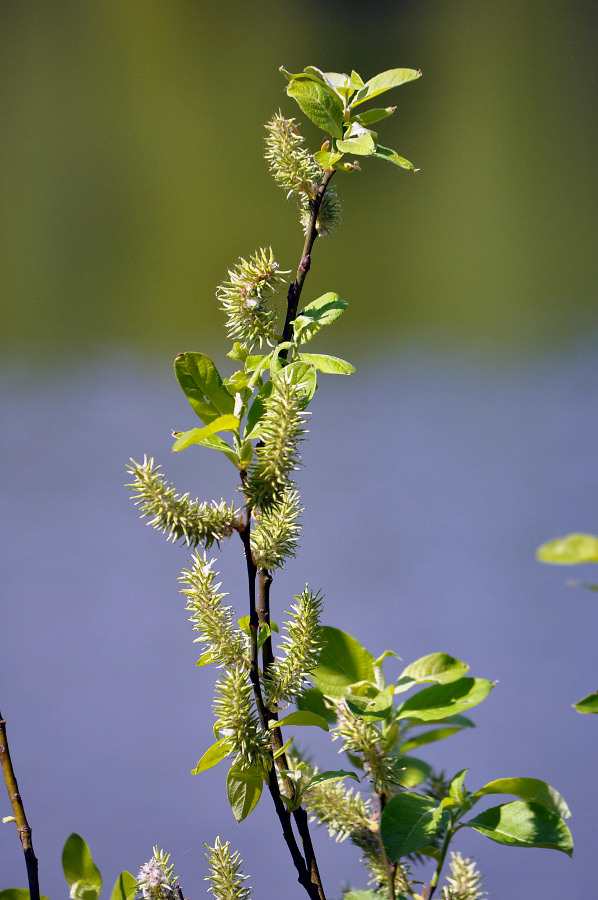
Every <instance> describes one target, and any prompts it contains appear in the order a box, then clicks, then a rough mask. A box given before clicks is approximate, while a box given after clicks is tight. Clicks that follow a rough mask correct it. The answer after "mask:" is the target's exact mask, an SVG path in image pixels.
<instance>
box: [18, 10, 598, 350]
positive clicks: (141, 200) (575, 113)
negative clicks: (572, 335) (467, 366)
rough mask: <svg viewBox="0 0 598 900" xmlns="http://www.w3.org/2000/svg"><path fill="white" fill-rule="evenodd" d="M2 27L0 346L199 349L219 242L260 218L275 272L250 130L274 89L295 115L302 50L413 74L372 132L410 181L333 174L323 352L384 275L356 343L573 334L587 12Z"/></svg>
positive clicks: (255, 16) (211, 328)
mask: <svg viewBox="0 0 598 900" xmlns="http://www.w3.org/2000/svg"><path fill="white" fill-rule="evenodd" d="M340 11H342V23H343V26H342V28H338V27H337V24H338V16H339V14H340ZM0 27H1V28H2V61H1V63H0V66H1V68H0V90H1V91H2V108H3V141H2V145H1V146H0V166H1V167H2V171H3V183H4V190H3V193H2V199H1V200H0V204H1V216H0V219H1V221H2V226H1V227H2V231H1V235H0V238H1V239H0V246H1V248H2V251H1V252H2V257H3V262H2V268H3V291H2V301H1V303H2V307H3V308H2V310H1V321H2V329H1V340H2V350H3V353H4V356H5V357H6V355H7V354H8V353H10V352H12V353H19V352H20V353H22V352H24V351H25V350H26V351H27V353H29V354H31V353H33V354H35V355H36V356H39V355H41V354H47V353H50V354H56V353H66V352H68V353H69V354H70V355H72V354H77V353H80V352H83V351H84V350H86V349H87V348H89V347H90V346H91V347H93V346H100V347H101V346H103V345H106V344H111V345H115V344H116V345H126V346H133V347H135V346H138V347H142V346H147V345H150V346H152V345H153V346H154V347H160V348H161V352H162V351H164V352H166V351H167V352H173V351H174V352H176V351H178V350H180V349H184V348H182V347H181V340H182V336H183V335H184V336H185V339H186V342H187V343H188V342H189V335H190V334H193V333H196V334H197V336H198V337H199V336H201V338H202V344H203V345H204V346H205V342H206V335H208V336H211V335H212V334H213V333H214V332H215V330H216V328H217V327H218V324H219V322H220V314H219V311H218V304H217V302H216V301H215V300H214V296H213V294H214V287H213V286H214V285H215V284H217V283H219V282H221V281H222V279H223V278H224V277H226V271H227V269H228V268H229V266H230V260H231V258H232V257H231V253H232V254H233V255H234V254H238V253H240V254H241V255H243V254H244V255H245V256H247V255H249V254H251V253H252V252H253V251H254V249H255V241H256V238H257V240H258V241H259V235H260V233H262V234H263V239H264V240H266V239H267V238H268V236H271V234H272V231H273V225H274V232H275V233H276V235H277V245H276V246H275V247H274V248H273V249H274V251H275V253H276V255H277V258H278V259H279V261H280V264H281V266H282V267H283V268H288V266H289V265H292V264H294V253H295V250H294V244H293V243H292V239H293V238H292V235H293V230H292V223H290V221H289V217H288V216H287V215H286V210H285V209H284V201H283V200H282V198H281V197H280V194H279V192H278V191H277V190H276V189H275V187H274V186H273V185H272V183H271V179H270V178H269V175H268V172H267V168H266V165H265V163H264V161H263V159H262V158H261V153H260V149H261V144H262V141H263V131H262V123H264V122H265V121H266V120H267V119H268V118H269V116H270V115H271V113H272V97H275V96H276V94H277V92H279V97H280V99H279V105H280V108H281V109H282V111H283V114H287V115H288V114H290V115H295V114H296V107H295V104H294V103H293V101H292V100H291V99H290V98H288V97H287V96H286V95H285V93H284V88H285V82H284V79H283V78H282V77H281V76H280V74H279V73H278V71H277V69H278V66H279V65H280V63H281V62H284V63H285V65H286V66H287V67H288V68H289V70H290V71H300V70H301V69H302V68H303V67H304V66H305V65H306V62H307V63H309V62H310V61H315V60H318V59H321V58H326V60H327V64H328V65H329V66H330V67H331V68H333V69H335V70H337V71H346V70H348V68H349V67H350V66H356V67H357V69H358V71H360V72H361V73H362V75H363V77H364V78H369V77H370V76H371V75H372V74H374V73H375V72H377V71H381V70H382V69H384V68H385V67H388V68H390V67H392V66H393V65H395V64H396V60H397V59H401V60H402V61H403V60H404V62H405V65H407V66H417V67H421V68H422V69H423V71H424V72H425V77H424V78H423V79H422V80H421V82H420V83H419V85H418V88H417V102H416V101H415V99H414V96H415V95H414V91H413V90H412V88H411V86H410V85H407V86H406V87H405V88H403V89H402V90H401V95H400V98H399V97H398V98H397V100H398V102H399V104H400V109H399V113H400V117H399V118H396V117H394V118H392V119H389V120H387V121H385V122H384V129H385V140H387V141H388V144H389V145H390V146H397V147H399V148H400V151H401V152H403V153H405V155H406V156H407V157H408V158H409V159H414V160H416V161H417V165H418V166H420V167H421V169H422V174H421V175H417V176H414V177H413V178H410V179H408V180H407V181H408V183H406V182H405V180H404V179H403V180H401V181H400V182H399V181H398V180H396V181H395V182H394V183H392V186H391V187H389V183H388V179H387V177H386V173H385V172H383V171H382V172H381V171H380V169H381V168H382V169H384V167H371V169H370V171H367V172H364V175H363V178H365V179H366V182H367V189H366V190H364V189H363V186H364V182H363V178H362V179H360V184H359V188H357V186H356V185H354V184H353V183H351V179H350V178H346V179H345V181H344V183H343V185H342V190H343V194H344V196H345V198H346V209H347V212H346V225H347V227H346V229H345V230H344V231H343V232H342V233H341V234H339V236H338V237H337V238H336V247H335V254H337V255H336V257H335V259H336V265H335V270H336V273H337V274H336V276H335V278H336V280H335V285H336V286H337V289H338V291H339V293H340V294H341V296H346V297H347V299H348V300H349V301H352V300H359V301H360V302H359V303H355V304H354V306H353V309H354V314H353V316H352V318H351V320H350V321H349V320H347V321H346V322H345V321H343V323H341V325H340V326H339V339H340V341H341V345H339V349H341V350H342V349H345V345H346V344H348V343H350V342H351V340H352V335H359V337H360V345H361V346H363V339H364V334H366V335H367V329H368V328H370V329H371V328H373V327H377V326H374V325H372V324H368V321H367V319H368V313H367V308H368V304H367V300H368V296H369V292H370V290H371V287H370V273H371V272H372V271H374V272H375V273H376V283H378V284H380V283H384V284H387V285H389V289H388V291H387V292H386V293H385V296H384V297H382V298H380V297H379V298H377V300H376V303H377V305H378V308H379V310H380V316H378V317H376V321H377V322H378V323H379V327H380V328H381V331H380V334H378V335H377V340H378V341H379V340H380V339H382V338H384V339H385V340H386V335H388V334H401V333H402V334H409V333H412V332H418V331H422V330H428V331H430V330H432V331H433V332H436V331H438V330H441V331H442V332H443V333H444V334H445V337H444V338H443V340H449V341H450V340H451V338H452V337H454V336H457V337H464V336H465V337H467V336H475V337H483V338H488V339H492V340H495V339H496V340H499V341H501V340H502V341H507V342H510V343H512V342H517V343H524V344H527V343H529V342H542V341H543V340H550V341H552V340H559V339H561V338H562V337H563V335H566V334H567V333H568V332H569V331H570V330H571V329H574V328H580V327H581V328H583V329H584V330H585V331H587V328H588V327H591V325H592V322H593V315H594V313H593V310H594V309H595V299H594V298H595V285H596V282H597V278H596V276H597V274H598V272H597V264H596V254H595V246H596V229H597V227H598V226H597V221H598V219H597V217H596V216H595V210H596V201H597V197H598V188H597V184H596V178H595V159H596V155H597V154H596V151H597V150H598V146H597V145H598V129H597V128H596V115H597V114H596V108H597V107H596V102H595V100H596V66H595V63H594V47H595V38H596V31H597V30H598V11H597V10H596V9H595V8H594V7H593V6H592V5H591V4H579V3H570V2H565V0H546V2H544V3H542V4H537V3H534V2H532V0H526V2H524V3H521V2H518V0H505V2H504V3H501V4H500V5H496V4H494V5H493V4H487V3H482V4H480V3H479V2H477V0H458V2H453V3H448V4H423V5H422V4H413V3H411V4H409V3H390V2H381V3H379V4H376V6H375V8H373V7H368V8H366V7H365V6H364V7H363V8H361V7H360V6H359V5H358V4H354V3H345V4H343V5H342V9H341V7H340V4H337V3H329V4H321V3H315V2H309V3H305V4H299V5H292V4H275V3H264V4H259V5H257V6H256V5H250V4H241V3H239V2H233V0H230V2H225V3H222V4H219V5H214V4H208V3H206V2H205V0H199V2H197V3H193V4H173V3H168V2H164V0H158V2H155V3H151V4H147V3H143V2H142V0H131V2H128V3H126V4H122V3H117V2H116V0H106V2H103V3H95V4H94V3H92V4H50V3H48V4H43V5H41V6H40V5H39V4H30V3H21V4H8V5H6V8H5V9H4V13H3V17H2V23H1V26H0ZM324 51H325V52H324ZM240 83H242V84H243V90H242V91H240V90H239V84H240ZM415 116H417V127H415ZM395 119H396V121H395ZM310 127H311V126H310V125H309V123H307V125H306V130H307V131H308V133H309V134H310V136H311V132H310V131H309V129H310ZM314 132H315V129H314ZM399 191H400V193H399ZM248 207H249V208H251V209H252V215H251V216H247V215H246V212H245V211H246V210H247V208H248ZM372 209H375V210H376V215H375V218H374V217H373V216H372V213H371V210H372ZM389 248H400V249H398V250H397V251H396V252H395V250H394V249H392V250H391V252H389ZM317 256H318V267H317V274H315V276H314V277H313V279H312V282H311V285H310V291H313V292H314V293H313V297H316V296H318V294H319V293H321V288H323V286H324V285H325V284H326V283H328V282H329V274H330V267H331V266H332V257H331V254H330V253H329V249H328V246H327V245H326V243H324V242H322V244H321V245H320V246H318V248H317ZM339 256H340V266H339V265H338V261H339ZM398 270H400V279H399V278H398ZM339 275H340V278H339ZM399 283H400V285H401V288H400V291H399V289H398V287H397V290H396V291H395V290H394V289H393V285H395V284H396V285H398V284H399ZM309 299H310V297H307V298H306V300H309ZM574 321H575V323H576V324H575V325H573V324H572V323H573V322H574ZM191 343H192V342H191Z"/></svg>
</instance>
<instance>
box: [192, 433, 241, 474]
mask: <svg viewBox="0 0 598 900" xmlns="http://www.w3.org/2000/svg"><path fill="white" fill-rule="evenodd" d="M198 443H199V446H200V447H209V448H210V450H219V451H220V453H224V455H225V456H226V458H227V459H230V461H231V462H232V463H233V465H235V466H237V468H242V466H240V465H239V457H238V455H237V454H236V453H235V451H234V450H233V448H232V447H230V446H229V445H228V444H227V443H226V441H223V440H222V438H221V437H218V435H216V434H212V435H210V436H209V437H207V438H203V440H201V441H198Z"/></svg>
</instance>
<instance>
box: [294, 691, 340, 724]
mask: <svg viewBox="0 0 598 900" xmlns="http://www.w3.org/2000/svg"><path fill="white" fill-rule="evenodd" d="M295 703H296V704H297V707H298V708H299V709H301V710H308V711H309V712H313V713H316V714H317V715H318V716H321V717H322V718H323V719H324V720H325V721H326V722H328V724H329V725H334V723H335V722H336V714H335V712H334V711H333V710H332V709H330V707H329V706H326V704H325V703H324V695H323V694H322V691H320V690H318V688H316V687H312V688H308V689H307V690H306V691H305V693H304V694H300V695H299V696H298V697H297V698H296V700H295Z"/></svg>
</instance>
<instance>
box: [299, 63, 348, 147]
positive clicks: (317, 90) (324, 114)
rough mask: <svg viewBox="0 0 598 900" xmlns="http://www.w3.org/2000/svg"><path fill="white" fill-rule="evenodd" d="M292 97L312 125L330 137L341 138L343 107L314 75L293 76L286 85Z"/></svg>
mask: <svg viewBox="0 0 598 900" xmlns="http://www.w3.org/2000/svg"><path fill="white" fill-rule="evenodd" d="M287 94H288V95H289V97H293V98H294V99H295V100H296V101H297V103H298V104H299V107H300V108H301V110H302V111H303V112H304V113H305V115H306V116H307V117H308V118H310V119H311V121H312V122H313V123H314V125H317V126H318V128H321V129H322V130H323V131H325V132H326V133H327V134H331V135H332V137H335V138H342V136H343V107H342V103H341V100H340V98H339V97H338V96H337V94H336V93H335V92H334V90H333V89H332V88H330V87H328V85H327V84H325V83H324V82H323V81H321V80H320V79H319V78H317V77H316V76H315V75H307V74H301V75H295V77H294V78H292V79H291V81H290V82H289V84H288V85H287Z"/></svg>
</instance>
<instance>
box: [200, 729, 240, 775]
mask: <svg viewBox="0 0 598 900" xmlns="http://www.w3.org/2000/svg"><path fill="white" fill-rule="evenodd" d="M230 751H231V743H230V741H229V740H228V738H225V737H223V738H220V739H219V740H218V741H216V743H215V744H212V746H211V747H208V749H207V750H206V752H205V753H204V755H203V756H202V757H201V759H200V760H199V762H198V763H197V765H196V766H195V768H194V769H191V774H192V775H198V774H199V773H200V772H205V771H206V770H207V769H211V768H212V767H213V766H217V765H218V763H219V762H221V761H222V760H223V759H224V758H225V757H227V756H228V754H229V753H230Z"/></svg>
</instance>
